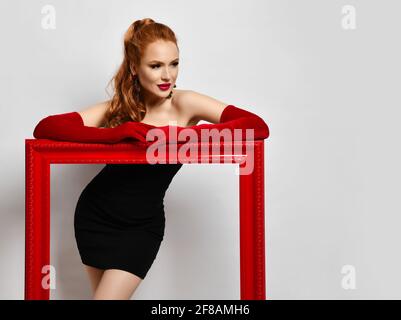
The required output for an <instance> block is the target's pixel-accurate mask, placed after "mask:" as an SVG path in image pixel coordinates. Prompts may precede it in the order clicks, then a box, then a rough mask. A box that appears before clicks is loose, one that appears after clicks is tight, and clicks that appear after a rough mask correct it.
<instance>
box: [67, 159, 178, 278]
mask: <svg viewBox="0 0 401 320" xmlns="http://www.w3.org/2000/svg"><path fill="white" fill-rule="evenodd" d="M181 166H182V164H181V163H177V164H159V163H157V164H106V166H105V167H104V168H103V169H102V170H101V171H100V172H99V173H98V174H97V175H96V176H95V177H94V178H93V179H92V180H91V181H90V182H89V184H88V185H87V186H86V187H85V188H84V190H83V191H82V193H81V195H80V197H79V199H78V202H77V205H76V208H75V214H74V231H75V239H76V241H77V247H78V251H79V254H80V256H81V261H82V263H84V264H85V265H88V266H92V267H96V268H100V269H120V270H125V271H128V272H130V273H133V274H135V275H136V276H138V277H140V278H141V279H144V278H145V276H146V274H147V272H148V270H149V269H150V267H151V265H152V264H153V261H154V259H155V258H156V255H157V253H158V251H159V248H160V244H161V242H162V240H163V237H164V228H165V212H164V195H165V192H166V190H167V188H168V186H169V185H170V182H171V181H172V179H173V177H174V176H175V174H176V173H177V172H178V170H179V169H180V168H181Z"/></svg>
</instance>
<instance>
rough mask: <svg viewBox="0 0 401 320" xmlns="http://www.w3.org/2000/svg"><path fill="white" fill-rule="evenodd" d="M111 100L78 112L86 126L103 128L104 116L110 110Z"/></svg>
mask: <svg viewBox="0 0 401 320" xmlns="http://www.w3.org/2000/svg"><path fill="white" fill-rule="evenodd" d="M109 105H110V100H106V101H102V102H99V103H96V104H94V105H91V106H87V107H85V108H84V109H82V110H80V111H78V113H79V114H80V115H81V117H82V120H83V121H84V125H85V126H88V127H101V126H102V125H103V123H104V116H105V114H106V111H107V109H108V108H109Z"/></svg>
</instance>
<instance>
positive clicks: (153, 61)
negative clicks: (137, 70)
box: [149, 58, 179, 64]
mask: <svg viewBox="0 0 401 320" xmlns="http://www.w3.org/2000/svg"><path fill="white" fill-rule="evenodd" d="M178 59H179V58H175V59H174V60H171V62H173V61H176V60H178ZM155 62H156V63H161V64H163V62H162V61H157V60H152V61H149V63H155Z"/></svg>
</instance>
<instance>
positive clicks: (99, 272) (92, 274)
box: [84, 264, 104, 293]
mask: <svg viewBox="0 0 401 320" xmlns="http://www.w3.org/2000/svg"><path fill="white" fill-rule="evenodd" d="M84 266H85V269H86V271H87V272H88V275H89V280H90V282H91V286H92V291H93V293H95V292H96V289H97V286H98V285H99V282H100V280H101V279H102V276H103V273H104V270H103V269H98V268H95V267H91V266H87V265H85V264H84Z"/></svg>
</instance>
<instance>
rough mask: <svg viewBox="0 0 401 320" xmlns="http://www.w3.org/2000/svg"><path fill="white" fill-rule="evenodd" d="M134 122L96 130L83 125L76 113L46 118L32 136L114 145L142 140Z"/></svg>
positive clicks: (37, 126)
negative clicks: (126, 141)
mask: <svg viewBox="0 0 401 320" xmlns="http://www.w3.org/2000/svg"><path fill="white" fill-rule="evenodd" d="M133 126H134V122H125V123H123V124H122V125H120V126H117V127H114V128H97V127H88V126H85V125H84V121H83V119H82V117H81V115H80V114H79V113H78V112H69V113H63V114H56V115H51V116H48V117H46V118H44V119H42V120H40V122H39V123H38V124H37V125H36V127H35V129H34V132H33V136H34V137H35V138H36V139H51V140H60V141H72V142H82V143H116V142H119V141H121V140H124V139H127V138H132V139H136V140H139V141H141V140H143V139H142V136H141V135H140V134H139V133H138V132H137V131H135V130H134V129H133Z"/></svg>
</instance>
